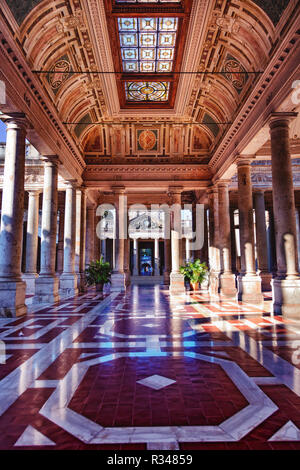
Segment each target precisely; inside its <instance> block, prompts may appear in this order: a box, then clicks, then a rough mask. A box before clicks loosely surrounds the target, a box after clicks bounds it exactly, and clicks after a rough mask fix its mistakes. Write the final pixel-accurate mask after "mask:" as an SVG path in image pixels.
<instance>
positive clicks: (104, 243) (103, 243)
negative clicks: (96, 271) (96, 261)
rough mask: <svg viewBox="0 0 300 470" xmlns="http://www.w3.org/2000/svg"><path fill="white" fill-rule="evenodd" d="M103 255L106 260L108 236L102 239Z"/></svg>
mask: <svg viewBox="0 0 300 470" xmlns="http://www.w3.org/2000/svg"><path fill="white" fill-rule="evenodd" d="M101 255H102V257H103V260H104V261H106V238H104V240H101Z"/></svg>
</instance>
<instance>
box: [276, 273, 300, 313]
mask: <svg viewBox="0 0 300 470" xmlns="http://www.w3.org/2000/svg"><path fill="white" fill-rule="evenodd" d="M271 284H272V291H273V296H272V297H273V302H272V307H273V313H275V314H281V315H284V316H286V317H289V318H293V319H295V320H300V279H276V278H275V279H273V280H272V281H271Z"/></svg>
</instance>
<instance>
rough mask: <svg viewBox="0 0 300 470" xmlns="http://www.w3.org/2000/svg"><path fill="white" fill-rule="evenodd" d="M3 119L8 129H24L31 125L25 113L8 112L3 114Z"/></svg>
mask: <svg viewBox="0 0 300 470" xmlns="http://www.w3.org/2000/svg"><path fill="white" fill-rule="evenodd" d="M0 119H1V121H3V122H4V123H5V124H6V126H7V128H8V129H23V130H26V128H27V127H28V126H29V121H28V120H27V118H26V114H24V113H7V114H1V116H0Z"/></svg>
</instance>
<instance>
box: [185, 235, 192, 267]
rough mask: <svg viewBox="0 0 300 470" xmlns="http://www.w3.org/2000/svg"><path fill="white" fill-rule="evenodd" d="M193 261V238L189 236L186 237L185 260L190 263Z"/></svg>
mask: <svg viewBox="0 0 300 470" xmlns="http://www.w3.org/2000/svg"><path fill="white" fill-rule="evenodd" d="M190 261H191V240H190V238H189V237H186V239H185V262H186V263H189V262H190Z"/></svg>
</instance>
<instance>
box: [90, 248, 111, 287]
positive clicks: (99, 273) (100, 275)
mask: <svg viewBox="0 0 300 470" xmlns="http://www.w3.org/2000/svg"><path fill="white" fill-rule="evenodd" d="M110 277H111V267H110V264H109V263H107V262H106V261H104V260H103V256H101V258H100V260H95V261H91V262H90V264H89V265H88V267H87V268H86V270H85V281H86V284H87V285H88V286H96V290H97V291H98V292H102V291H103V286H104V284H106V283H107V282H111V281H110Z"/></svg>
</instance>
